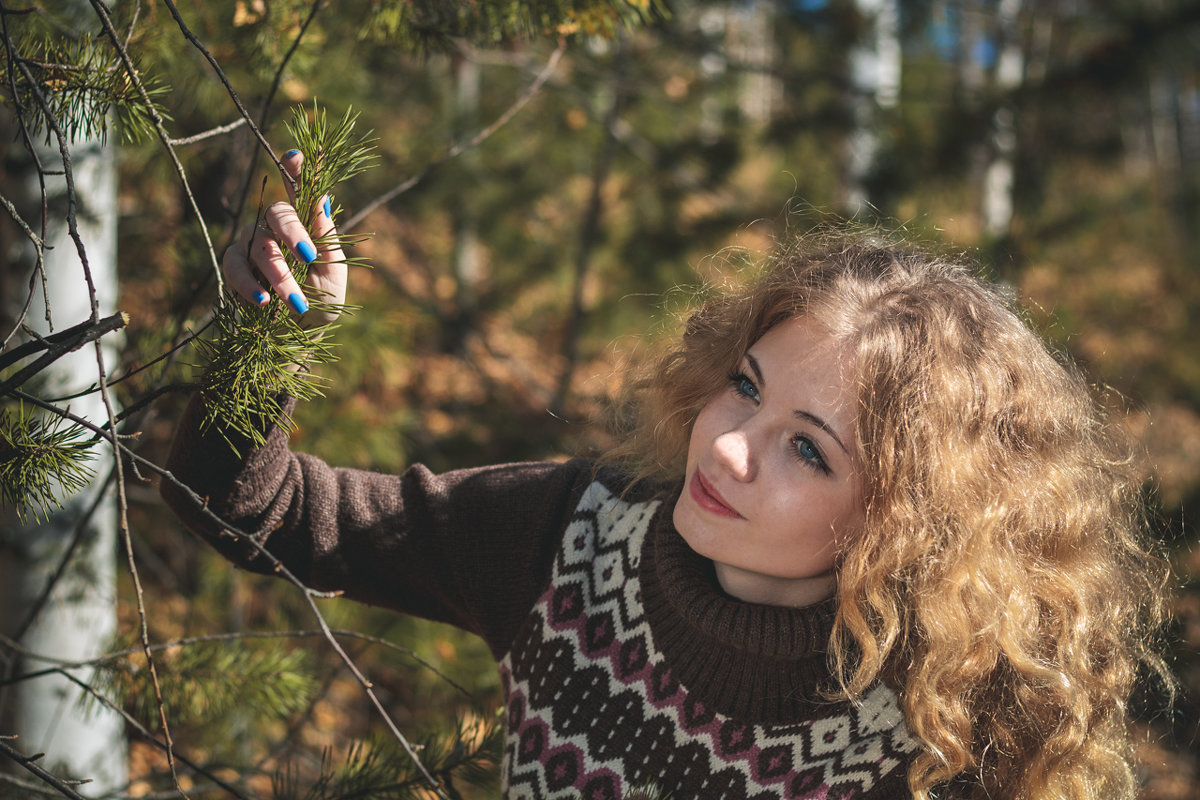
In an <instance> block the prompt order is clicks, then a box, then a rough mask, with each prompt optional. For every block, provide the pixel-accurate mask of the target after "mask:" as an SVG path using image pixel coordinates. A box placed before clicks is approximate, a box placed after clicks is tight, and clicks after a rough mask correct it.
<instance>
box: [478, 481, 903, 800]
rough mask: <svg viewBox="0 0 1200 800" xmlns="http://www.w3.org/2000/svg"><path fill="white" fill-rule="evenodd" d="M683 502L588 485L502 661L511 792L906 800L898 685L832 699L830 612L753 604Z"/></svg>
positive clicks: (598, 799)
mask: <svg viewBox="0 0 1200 800" xmlns="http://www.w3.org/2000/svg"><path fill="white" fill-rule="evenodd" d="M669 512H670V504H669V503H663V502H660V501H626V500H622V499H620V498H618V497H617V496H614V494H613V493H612V491H611V490H610V489H609V488H608V487H606V486H605V485H604V484H602V483H600V482H596V483H593V484H592V485H591V486H590V487H589V488H588V490H587V491H586V492H585V493H584V495H583V498H582V499H581V501H580V503H579V505H578V507H577V508H576V510H575V513H574V515H573V518H572V520H571V522H570V524H569V526H568V527H567V530H566V534H565V536H564V538H563V541H562V546H561V549H560V550H559V552H558V553H557V555H556V558H555V562H554V566H553V570H552V574H551V582H550V586H549V588H547V589H546V591H545V592H544V593H543V594H542V596H541V597H540V598H539V599H538V601H537V603H536V605H535V607H534V609H533V612H532V614H531V615H530V617H529V621H528V623H527V624H526V625H525V627H524V628H523V629H522V630H521V632H520V634H519V635H518V638H517V639H516V641H515V642H514V643H513V646H512V649H511V650H510V651H509V652H508V653H507V654H506V655H505V656H504V658H503V659H502V661H501V664H500V671H501V676H502V679H503V684H504V690H505V693H506V698H507V710H508V735H507V741H506V749H505V766H504V783H505V792H506V796H507V797H512V798H525V797H529V798H562V799H563V800H566V799H567V798H570V799H571V800H574V799H575V798H585V799H586V800H602V799H604V798H620V797H624V796H626V795H628V794H629V793H630V792H632V791H634V790H636V789H649V788H652V787H653V788H657V789H660V790H665V791H666V792H667V793H668V794H669V796H670V797H672V798H680V799H683V798H763V799H764V800H765V799H766V798H828V799H832V798H851V797H903V796H907V789H906V782H905V773H906V767H907V764H908V762H909V760H910V759H911V758H912V756H913V755H914V754H915V752H916V750H917V743H916V742H915V741H914V740H913V739H912V738H911V737H910V736H909V734H908V732H907V730H906V728H905V726H904V721H903V715H902V713H901V711H900V709H899V704H898V701H897V698H896V695H895V693H894V692H893V691H892V690H891V689H889V688H887V687H885V686H882V685H880V686H877V687H875V688H874V689H873V690H872V691H871V692H869V693H868V694H867V696H866V697H864V698H863V700H862V702H861V703H860V704H859V705H857V706H852V705H851V704H849V703H846V702H833V701H830V700H827V699H826V695H825V694H823V693H822V690H823V689H828V688H830V687H829V682H830V680H831V679H830V675H829V672H828V669H827V667H826V663H825V653H824V645H825V642H826V641H827V640H828V635H829V631H830V627H831V625H832V618H833V612H834V608H833V605H832V603H831V602H827V603H823V604H820V605H817V606H813V607H810V608H806V609H784V608H776V607H771V606H758V605H752V604H746V603H741V602H738V601H735V600H732V599H730V598H728V597H726V596H724V595H723V594H722V593H721V592H720V590H719V589H718V588H717V586H716V582H715V578H714V576H713V574H712V569H711V566H710V565H709V564H708V563H707V562H706V561H705V560H704V559H703V558H700V557H699V556H696V555H695V554H694V553H693V552H692V551H691V550H690V549H689V548H688V547H687V545H686V543H684V542H683V540H682V539H681V538H680V537H679V536H678V534H677V533H675V531H674V530H673V528H672V527H671V525H670V513H669Z"/></svg>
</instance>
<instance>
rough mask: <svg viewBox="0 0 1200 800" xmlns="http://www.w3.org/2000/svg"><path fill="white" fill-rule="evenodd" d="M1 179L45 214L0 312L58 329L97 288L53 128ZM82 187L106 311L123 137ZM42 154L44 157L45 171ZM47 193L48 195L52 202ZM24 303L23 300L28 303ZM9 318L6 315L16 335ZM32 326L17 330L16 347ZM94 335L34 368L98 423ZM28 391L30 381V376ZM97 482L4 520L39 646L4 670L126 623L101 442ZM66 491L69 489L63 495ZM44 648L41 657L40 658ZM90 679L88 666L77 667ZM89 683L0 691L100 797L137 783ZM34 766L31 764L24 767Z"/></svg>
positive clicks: (42, 329)
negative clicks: (39, 249)
mask: <svg viewBox="0 0 1200 800" xmlns="http://www.w3.org/2000/svg"><path fill="white" fill-rule="evenodd" d="M58 13H59V14H60V15H61V18H62V19H64V20H66V21H68V23H69V24H73V25H74V29H75V30H79V31H82V30H85V29H86V28H87V26H89V25H94V24H95V18H94V16H93V13H92V10H91V8H90V7H89V5H88V3H86V2H74V3H71V4H70V5H69V6H62V7H60V8H59V9H58ZM8 148H9V151H10V153H9V155H8V157H7V158H6V163H5V168H6V175H5V186H6V189H7V191H8V192H11V193H12V194H11V195H10V196H11V197H12V199H13V200H14V202H15V203H17V205H18V210H19V213H20V214H21V216H22V218H23V219H25V220H26V221H27V222H28V223H29V224H30V226H31V227H32V228H34V229H35V230H39V229H40V228H41V220H42V219H43V213H44V214H45V220H46V227H45V236H44V241H45V246H46V247H45V251H44V252H45V255H44V258H45V260H44V271H45V282H44V288H43V284H42V283H41V281H39V280H32V281H31V276H32V275H33V273H34V267H35V262H36V253H35V252H34V249H33V247H32V245H31V244H30V243H29V242H28V240H27V239H18V240H16V242H10V243H8V244H9V245H10V246H9V247H8V248H7V252H6V253H5V258H6V260H7V266H8V269H7V270H6V272H5V273H4V276H3V277H4V280H5V281H6V282H7V285H6V286H4V287H3V291H0V298H3V299H4V305H5V306H6V307H5V308H3V309H0V311H3V312H4V313H3V314H0V316H6V317H8V319H9V321H10V322H11V321H21V322H23V323H24V324H25V325H26V326H27V327H28V328H29V329H31V330H33V331H35V332H36V333H37V334H39V335H46V334H48V333H50V332H52V330H63V329H65V328H68V327H70V326H72V325H75V324H77V323H80V322H85V321H87V320H88V319H89V318H90V317H91V315H92V301H93V293H92V291H91V290H90V288H89V285H88V281H87V280H86V277H85V271H84V264H83V260H82V258H81V257H80V254H79V250H78V248H77V247H76V243H75V241H74V240H73V239H72V238H71V236H70V231H69V227H68V217H69V214H70V213H71V211H72V206H71V202H70V201H71V199H72V198H70V197H69V196H68V188H67V180H66V177H65V175H64V161H63V158H62V155H61V153H60V152H59V150H58V146H57V139H56V138H55V137H54V136H51V137H50V144H49V145H45V144H41V143H40V140H39V145H38V146H37V147H36V148H35V150H36V156H37V161H35V160H34V156H33V155H32V154H30V153H29V152H28V151H26V150H25V149H24V148H22V147H21V145H20V143H19V141H18V142H13V143H11V144H10V145H9V146H8ZM69 153H70V159H71V173H72V177H73V182H74V188H75V196H74V198H73V199H74V203H75V205H74V207H73V212H74V216H75V220H76V223H77V226H78V232H79V236H80V239H81V241H82V244H83V250H84V252H85V253H86V257H87V263H88V269H89V270H90V273H91V279H92V283H93V285H94V287H95V297H94V299H95V301H96V302H97V304H98V312H99V315H100V316H101V317H103V316H108V315H110V314H112V313H113V312H114V311H115V309H116V293H117V275H116V264H117V258H116V248H117V214H116V208H117V192H116V189H117V171H116V147H115V145H112V144H105V143H104V142H102V141H99V140H96V139H90V140H80V141H76V142H74V143H73V144H72V145H71V147H70V148H69ZM39 162H40V168H39ZM43 201H44V202H45V205H44V206H43ZM27 301H28V305H27ZM11 330H13V329H12V327H9V326H6V327H5V329H4V334H5V335H7V334H8V333H9V331H11ZM22 335H23V334H18V335H17V336H14V337H13V339H12V341H11V342H10V344H11V345H16V344H19V343H20V341H21V337H22ZM100 341H101V344H102V347H101V353H102V355H100V356H98V355H97V349H96V346H95V345H86V346H84V347H82V348H80V349H79V350H76V351H75V352H72V353H68V354H66V355H65V356H63V357H62V358H60V359H58V360H57V361H55V362H54V363H53V364H52V365H50V367H49V368H48V369H46V370H44V371H43V372H41V373H40V374H39V375H38V377H37V381H38V384H37V393H38V394H39V395H40V396H41V397H43V398H46V399H50V400H54V399H56V398H65V397H70V396H72V395H74V394H76V393H77V392H79V393H81V394H80V395H79V396H78V397H71V399H68V400H59V401H58V402H59V403H60V404H61V405H63V406H67V407H69V409H70V411H71V413H72V414H74V415H76V416H79V417H84V418H87V419H89V420H91V421H92V422H93V423H96V424H103V423H105V422H107V421H108V413H107V410H106V408H105V406H104V403H103V401H102V399H101V397H100V395H99V393H98V392H96V391H91V392H87V391H86V390H87V389H88V388H89V387H94V384H95V383H96V382H97V376H98V372H99V363H98V361H97V359H98V357H99V358H103V359H104V360H105V364H106V366H105V370H106V372H107V373H108V374H111V367H112V365H113V364H115V362H116V359H115V345H114V341H113V337H112V336H111V335H110V336H107V337H104V338H103V339H101V340H100ZM26 388H29V386H28V385H27V387H26ZM94 452H95V457H94V459H93V461H92V467H93V474H94V476H95V477H94V479H93V481H92V483H91V485H90V486H88V487H87V488H86V489H84V490H82V491H79V492H77V493H75V494H74V495H73V496H69V497H66V498H64V502H63V506H62V508H61V509H58V510H56V511H54V512H53V513H50V514H49V515H48V516H45V517H44V518H43V519H41V520H36V519H34V518H33V517H32V516H31V517H30V519H29V520H28V521H27V522H26V523H25V524H22V523H21V522H20V521H19V520H18V519H17V517H16V515H15V513H13V512H12V511H11V510H9V511H6V512H5V513H6V516H5V517H4V518H0V593H2V594H0V597H2V602H3V606H2V607H3V609H4V612H5V613H4V615H3V616H4V621H3V623H0V629H3V630H4V632H5V634H6V635H8V636H10V637H12V638H15V639H16V640H17V641H18V642H19V644H20V645H21V646H22V647H23V648H24V649H25V650H26V651H27V652H28V653H30V654H31V655H27V656H26V657H25V658H23V659H21V660H19V661H16V662H10V663H8V664H6V665H5V666H6V668H7V671H8V672H9V673H10V674H13V673H26V672H33V671H37V670H41V669H45V668H47V667H49V666H57V663H58V662H55V661H50V660H47V659H60V660H64V661H68V662H79V661H86V660H88V659H90V658H94V657H95V656H97V655H99V654H101V653H103V652H105V651H106V650H107V649H108V647H109V646H110V645H111V644H112V640H113V638H114V637H115V635H116V633H117V555H118V553H117V550H118V545H117V524H116V519H117V517H116V510H115V503H114V500H113V493H112V491H111V488H110V487H108V486H107V485H106V484H107V483H108V481H107V478H108V476H109V474H110V472H111V470H112V465H113V458H112V455H113V454H112V450H111V448H109V447H106V446H99V447H97V448H95V451H94ZM59 496H60V497H62V495H61V493H60V495H59ZM38 656H42V657H44V658H39V657H38ZM70 672H71V674H72V675H74V676H75V677H76V678H78V679H79V680H81V681H83V682H85V683H91V682H92V678H93V675H92V670H91V669H74V670H71V671H70ZM84 697H85V695H84V693H83V692H82V690H81V689H79V688H78V687H77V686H76V685H75V684H74V683H72V682H71V681H69V680H68V679H67V678H65V677H63V676H62V675H48V676H44V677H39V678H37V679H32V680H26V681H22V682H20V683H17V684H14V685H13V686H11V687H9V688H8V690H7V692H5V693H4V695H3V697H2V698H0V722H2V724H3V730H2V731H0V732H3V733H6V734H11V733H16V734H17V735H18V736H19V737H20V738H19V740H18V743H17V745H18V747H19V749H20V750H21V751H22V752H24V753H26V754H27V755H32V754H34V753H39V752H41V753H45V756H44V758H43V759H42V760H41V761H40V762H39V763H40V764H42V765H43V766H45V767H49V768H57V770H60V774H66V775H69V776H70V777H72V778H79V779H84V778H86V779H90V781H91V782H90V783H87V784H84V785H82V786H80V787H78V788H77V791H78V792H79V793H80V794H83V795H85V796H99V795H103V794H105V793H108V792H111V791H113V790H116V789H120V788H122V787H124V786H126V784H127V783H128V779H127V771H128V746H127V742H126V740H125V723H124V721H123V720H122V719H121V717H120V716H119V715H118V714H116V713H115V712H113V711H111V710H109V709H107V708H104V707H103V706H100V705H98V704H89V705H88V706H87V707H85V705H84V703H83V702H82V700H83V698H84ZM22 774H25V773H22Z"/></svg>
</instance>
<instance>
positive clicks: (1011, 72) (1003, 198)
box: [982, 0, 1025, 238]
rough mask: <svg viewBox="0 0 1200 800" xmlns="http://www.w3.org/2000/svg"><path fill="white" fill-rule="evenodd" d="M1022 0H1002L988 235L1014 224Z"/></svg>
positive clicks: (986, 182)
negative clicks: (1016, 102)
mask: <svg viewBox="0 0 1200 800" xmlns="http://www.w3.org/2000/svg"><path fill="white" fill-rule="evenodd" d="M1020 13H1021V0H1001V1H1000V6H999V8H998V9H997V19H996V29H997V38H998V39H999V42H998V45H999V60H998V61H997V63H996V78H995V89H996V94H997V96H998V97H999V98H1000V100H999V102H998V104H997V106H996V110H995V112H994V113H993V115H992V148H991V158H990V160H989V162H988V166H987V171H986V172H985V174H984V179H983V203H982V207H983V230H984V233H986V234H987V235H988V236H992V237H996V238H1000V237H1004V236H1007V235H1008V233H1009V228H1010V227H1011V225H1012V218H1013V208H1014V199H1013V191H1014V187H1015V181H1014V178H1015V167H1014V162H1015V158H1016V152H1017V110H1016V104H1015V103H1014V102H1013V97H1014V94H1015V93H1016V90H1017V89H1018V88H1019V87H1020V85H1021V81H1022V79H1023V77H1024V74H1025V57H1024V50H1023V48H1022V43H1021V35H1020Z"/></svg>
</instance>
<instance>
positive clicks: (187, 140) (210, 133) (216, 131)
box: [171, 119, 246, 147]
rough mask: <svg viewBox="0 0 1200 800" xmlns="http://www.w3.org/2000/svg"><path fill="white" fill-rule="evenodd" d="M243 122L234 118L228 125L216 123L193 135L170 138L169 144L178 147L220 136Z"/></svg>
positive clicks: (244, 121) (240, 125)
mask: <svg viewBox="0 0 1200 800" xmlns="http://www.w3.org/2000/svg"><path fill="white" fill-rule="evenodd" d="M245 124H246V120H244V119H236V120H234V121H233V122H230V123H229V124H228V125H218V126H217V127H215V128H209V129H208V130H206V131H204V132H203V133H197V134H195V135H194V136H185V137H183V138H182V139H172V140H171V145H173V146H174V147H179V146H181V145H186V144H195V143H196V142H203V141H204V140H205V139H211V138H212V137H214V136H220V135H221V134H224V133H230V132H231V131H236V130H237V129H238V128H240V127H242V126H243V125H245Z"/></svg>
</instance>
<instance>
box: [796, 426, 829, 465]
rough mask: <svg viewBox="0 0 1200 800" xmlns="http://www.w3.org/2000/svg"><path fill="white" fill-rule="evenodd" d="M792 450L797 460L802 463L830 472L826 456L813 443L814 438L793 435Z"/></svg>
mask: <svg viewBox="0 0 1200 800" xmlns="http://www.w3.org/2000/svg"><path fill="white" fill-rule="evenodd" d="M792 451H793V453H795V455H796V460H797V461H799V462H800V463H801V464H807V465H809V466H811V467H813V468H814V469H817V470H819V471H821V472H824V473H828V472H829V465H828V464H826V463H825V457H824V456H822V455H821V451H820V450H819V449H817V446H816V445H815V444H813V441H812V439H809V438H808V437H807V436H799V435H797V436H793V437H792Z"/></svg>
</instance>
